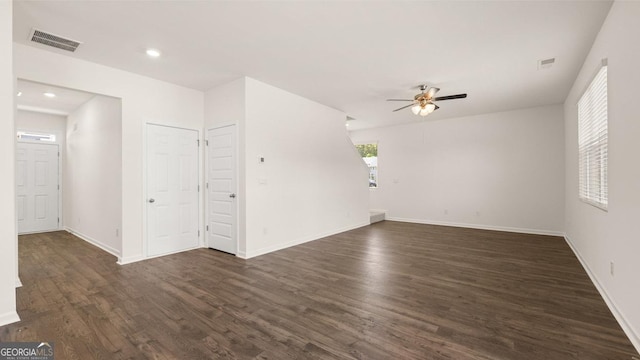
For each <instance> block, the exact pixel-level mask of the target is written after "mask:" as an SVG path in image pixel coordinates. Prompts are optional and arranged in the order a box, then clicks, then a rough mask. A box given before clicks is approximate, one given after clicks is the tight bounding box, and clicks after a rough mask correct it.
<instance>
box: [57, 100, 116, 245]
mask: <svg viewBox="0 0 640 360" xmlns="http://www.w3.org/2000/svg"><path fill="white" fill-rule="evenodd" d="M121 114H122V106H121V102H120V99H116V98H111V97H107V96H102V95H96V96H94V97H93V98H92V99H91V100H89V101H87V102H86V103H84V104H83V105H81V106H80V107H79V108H77V109H76V110H75V111H74V112H73V113H71V114H69V117H68V121H67V128H66V137H67V147H66V166H64V167H63V168H64V181H63V211H64V216H63V220H64V227H65V229H67V230H69V231H71V232H72V233H74V234H76V235H78V236H80V237H82V238H83V239H85V240H87V241H89V242H91V243H93V244H95V245H97V246H99V247H101V248H102V249H104V250H106V251H108V252H110V253H112V254H114V255H115V256H118V257H119V256H120V255H121V250H122V242H121V238H120V236H119V233H120V231H121V228H122V196H121V194H122V121H121Z"/></svg>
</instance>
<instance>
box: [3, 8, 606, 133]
mask: <svg viewBox="0 0 640 360" xmlns="http://www.w3.org/2000/svg"><path fill="white" fill-rule="evenodd" d="M610 6H611V1H469V2H463V1H424V2H419V1H407V2H400V1H376V2H373V1H331V2H329V1H291V2H270V1H259V2H258V1H251V2H246V1H233V2H231V1H228V2H226V1H225V2H221V1H128V2H122V1H15V2H14V41H16V42H20V43H23V44H30V45H33V46H37V47H42V46H41V45H37V44H34V43H29V42H28V41H27V38H28V34H29V31H30V30H31V28H32V27H36V28H38V29H40V30H44V31H48V32H51V33H54V34H57V35H61V36H65V37H68V38H71V39H75V40H78V41H81V42H83V44H82V45H81V46H80V48H79V49H78V50H77V51H76V53H74V54H71V53H68V52H64V51H61V50H58V49H53V48H47V49H50V50H51V51H56V52H61V53H64V54H68V55H69V56H74V57H77V58H81V59H85V60H89V61H93V62H97V63H101V64H104V65H108V66H112V67H115V68H120V69H124V70H128V71H131V72H135V73H139V74H143V75H146V76H149V77H153V78H157V79H161V80H165V81H168V82H171V83H175V84H180V85H184V86H186V87H190V88H195V89H199V90H207V89H210V88H212V87H215V86H217V85H220V84H223V83H225V82H228V81H231V80H233V79H236V78H238V77H240V76H249V77H252V78H255V79H258V80H261V81H264V82H266V83H269V84H271V85H275V86H278V87H280V88H282V89H285V90H288V91H290V92H293V93H296V94H298V95H301V96H304V97H307V98H309V99H312V100H315V101H317V102H320V103H323V104H325V105H328V106H331V107H334V108H336V109H339V110H342V111H344V112H346V113H347V114H348V115H350V116H352V117H354V118H356V119H357V120H354V121H351V122H350V128H351V129H358V128H363V127H371V126H386V125H393V124H400V123H406V122H414V121H420V120H424V119H422V118H420V117H418V116H415V115H413V114H412V113H411V111H410V110H409V109H406V110H403V111H400V112H397V113H392V112H391V110H393V109H395V108H397V107H399V103H390V102H386V101H385V99H387V98H411V97H413V95H414V94H416V93H417V92H418V90H417V89H415V88H414V87H416V86H417V85H419V84H422V83H427V84H429V85H435V86H438V87H440V88H441V89H442V90H441V91H440V93H439V94H438V95H441V96H442V95H449V94H457V93H462V92H466V93H468V94H469V97H468V98H467V99H464V100H450V101H446V102H444V101H443V102H440V103H439V105H440V107H441V108H440V110H438V111H437V112H435V113H433V114H431V115H430V116H429V117H427V118H426V119H428V120H435V119H443V118H450V117H458V116H466V115H473V114H479V113H487V112H496V111H504V110H510V109H516V108H526V107H533V106H538V105H544V104H555V103H561V102H563V101H564V99H565V97H566V95H567V93H568V92H569V88H570V86H571V84H572V83H573V80H574V79H575V76H576V74H577V72H578V70H579V67H580V66H581V64H582V62H583V60H584V57H585V56H586V54H587V52H588V50H589V48H590V47H591V44H592V43H593V40H594V38H595V36H596V34H597V32H598V31H599V29H600V26H601V25H602V22H603V21H604V18H605V17H606V14H607V12H608V10H609V8H610ZM147 47H155V48H158V49H160V50H161V51H162V54H163V55H162V57H160V58H159V59H149V58H148V57H147V56H146V55H145V54H144V52H145V49H146V48H147ZM551 57H555V58H556V63H555V65H554V66H553V67H552V68H551V69H548V70H543V71H539V70H538V69H537V61H538V60H540V59H546V58H551Z"/></svg>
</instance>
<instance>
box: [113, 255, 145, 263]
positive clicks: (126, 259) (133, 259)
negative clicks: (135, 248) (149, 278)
mask: <svg viewBox="0 0 640 360" xmlns="http://www.w3.org/2000/svg"><path fill="white" fill-rule="evenodd" d="M145 259H146V258H145V257H144V256H142V255H137V256H128V257H119V258H118V261H116V263H117V264H118V265H127V264H132V263H135V262H138V261H142V260H145Z"/></svg>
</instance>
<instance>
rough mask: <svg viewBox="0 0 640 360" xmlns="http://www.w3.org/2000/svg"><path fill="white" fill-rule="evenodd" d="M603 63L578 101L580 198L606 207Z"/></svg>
mask: <svg viewBox="0 0 640 360" xmlns="http://www.w3.org/2000/svg"><path fill="white" fill-rule="evenodd" d="M607 121H608V118H607V66H606V65H604V66H602V67H601V68H600V70H599V71H598V73H597V74H596V76H595V78H594V79H593V81H592V82H591V84H590V85H589V87H588V88H587V90H586V91H585V92H584V94H583V95H582V97H581V98H580V101H579V102H578V158H579V159H578V161H579V166H578V172H579V176H580V180H579V183H580V184H579V196H580V199H582V200H584V201H586V202H588V203H590V204H593V205H595V206H597V207H599V208H602V209H604V210H606V209H607V206H608V203H609V199H608V186H607V155H608V154H607V142H608V136H607Z"/></svg>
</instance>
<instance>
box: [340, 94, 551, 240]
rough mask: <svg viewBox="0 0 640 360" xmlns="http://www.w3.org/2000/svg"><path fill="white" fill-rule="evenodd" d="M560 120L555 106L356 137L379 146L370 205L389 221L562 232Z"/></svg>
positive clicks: (354, 135) (353, 135) (354, 134)
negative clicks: (382, 211)
mask: <svg viewBox="0 0 640 360" xmlns="http://www.w3.org/2000/svg"><path fill="white" fill-rule="evenodd" d="M447 105H451V106H455V104H454V103H451V104H447ZM443 106H444V105H443ZM562 116H563V113H562V106H561V105H554V106H545V107H537V108H530V109H523V110H516V111H508V112H500V113H492V114H483V115H477V116H469V117H463V118H454V119H445V120H439V121H429V120H428V118H427V120H426V121H421V122H417V123H413V124H409V125H400V126H393V127H385V128H376V129H370V130H361V131H354V132H352V133H351V134H350V135H351V138H352V140H353V141H354V143H361V142H376V141H377V142H378V174H379V177H378V188H377V189H371V190H370V192H371V207H372V208H374V209H383V210H387V219H391V220H399V221H411V222H419V223H433V224H447V225H455V226H465V227H474V228H487V229H498V230H511V231H519V232H531V233H542V234H561V233H562V230H563V209H564V205H563V201H564V200H563V199H564V188H563V185H562V184H563V181H564V169H563V166H564V159H563V156H562V153H563V149H564V134H563V133H564V130H563V121H562Z"/></svg>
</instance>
